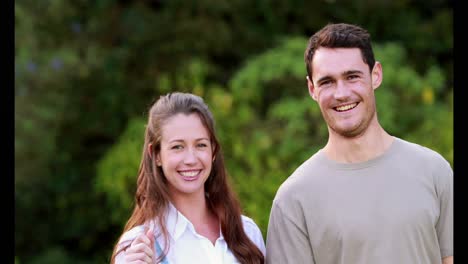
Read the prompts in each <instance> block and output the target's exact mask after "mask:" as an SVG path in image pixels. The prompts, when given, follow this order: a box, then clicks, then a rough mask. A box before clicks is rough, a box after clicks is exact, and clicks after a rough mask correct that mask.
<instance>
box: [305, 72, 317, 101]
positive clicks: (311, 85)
mask: <svg viewBox="0 0 468 264" xmlns="http://www.w3.org/2000/svg"><path fill="white" fill-rule="evenodd" d="M306 79H307V88H308V90H309V94H310V97H312V99H314V100H315V101H317V95H316V94H315V86H314V83H313V82H312V80H311V79H309V76H306Z"/></svg>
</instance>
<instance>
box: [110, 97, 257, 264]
mask: <svg viewBox="0 0 468 264" xmlns="http://www.w3.org/2000/svg"><path fill="white" fill-rule="evenodd" d="M135 203H136V205H135V208H134V210H133V213H132V215H131V217H130V219H129V220H128V222H127V224H126V225H125V228H124V233H123V234H122V236H121V237H120V239H119V242H118V243H117V244H116V245H115V247H114V251H113V254H112V259H111V262H112V263H132V262H135V263H138V261H142V262H143V263H171V264H172V263H182V264H184V263H213V264H217V263H243V264H244V263H246V264H247V263H248V264H250V263H263V262H264V254H265V244H264V240H263V237H262V234H261V232H260V229H259V228H258V226H257V225H256V224H255V222H254V221H253V220H252V219H250V218H248V217H246V216H244V215H241V209H240V205H239V202H238V200H237V199H236V196H235V194H234V193H233V192H232V190H231V188H230V187H229V185H228V180H227V172H226V168H225V165H224V160H223V155H222V152H221V146H220V145H219V142H218V140H217V138H216V135H215V128H214V120H213V116H212V114H211V112H210V110H209V109H208V107H207V106H206V104H205V103H204V102H203V100H202V99H201V98H200V97H198V96H196V95H193V94H188V93H171V94H167V95H165V96H161V97H160V99H159V100H158V101H157V102H156V103H155V104H154V105H153V106H152V107H151V109H150V111H149V117H148V124H147V127H146V132H145V142H144V146H143V157H142V161H141V163H140V169H139V172H138V179H137V191H136V197H135ZM139 263H141V262H139Z"/></svg>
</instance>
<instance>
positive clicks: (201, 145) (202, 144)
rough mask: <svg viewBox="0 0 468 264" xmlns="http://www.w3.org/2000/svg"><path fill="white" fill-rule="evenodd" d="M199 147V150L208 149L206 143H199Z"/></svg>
mask: <svg viewBox="0 0 468 264" xmlns="http://www.w3.org/2000/svg"><path fill="white" fill-rule="evenodd" d="M198 147H199V148H204V147H207V145H206V144H205V143H199V144H198Z"/></svg>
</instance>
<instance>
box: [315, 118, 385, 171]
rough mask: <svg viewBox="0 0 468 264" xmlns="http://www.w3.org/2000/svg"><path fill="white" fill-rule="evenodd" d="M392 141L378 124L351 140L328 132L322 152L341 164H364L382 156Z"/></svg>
mask: <svg viewBox="0 0 468 264" xmlns="http://www.w3.org/2000/svg"><path fill="white" fill-rule="evenodd" d="M393 139H394V138H393V137H392V136H391V135H389V134H388V133H387V132H386V131H385V130H384V129H383V128H382V127H381V126H380V125H379V124H377V125H375V126H374V127H369V128H368V129H367V130H366V131H365V132H364V133H363V134H361V135H358V136H356V137H352V138H350V137H344V136H341V135H338V134H336V133H334V132H332V131H330V132H329V137H328V142H327V145H326V146H325V147H324V152H325V154H326V156H327V157H328V158H329V159H331V160H334V161H337V162H341V163H358V162H365V161H368V160H371V159H373V158H375V157H378V156H380V155H382V154H383V153H384V152H385V151H386V150H387V149H388V148H389V147H390V145H391V144H392V142H393Z"/></svg>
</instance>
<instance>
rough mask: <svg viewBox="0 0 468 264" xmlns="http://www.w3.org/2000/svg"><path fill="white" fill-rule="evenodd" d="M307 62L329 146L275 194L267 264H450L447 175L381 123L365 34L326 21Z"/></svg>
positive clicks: (424, 151)
mask: <svg viewBox="0 0 468 264" xmlns="http://www.w3.org/2000/svg"><path fill="white" fill-rule="evenodd" d="M304 57H305V63H306V68H307V84H308V90H309V94H310V96H311V97H312V98H313V100H314V101H316V102H317V103H318V105H319V107H320V110H321V112H322V116H323V119H324V120H325V122H326V124H327V127H328V135H329V136H328V142H327V143H326V145H325V146H324V147H323V148H322V149H320V150H319V151H318V152H317V153H315V154H314V155H312V156H311V157H310V158H309V159H308V160H306V161H305V162H304V163H303V164H302V165H301V166H299V168H297V169H296V171H295V172H294V173H293V174H292V175H291V176H290V177H289V178H288V179H287V180H286V181H285V182H284V183H283V184H282V185H281V186H280V188H279V189H278V191H277V194H276V196H275V199H274V201H273V206H272V209H271V213H270V222H269V225H268V233H267V242H266V247H267V254H266V256H267V261H266V262H267V263H268V264H274V263H281V264H287V263H315V264H331V263H333V264H339V263H341V264H343V263H351V264H354V263H355V264H362V263H379V264H382V263H383V264H385V263H392V264H394V263H443V264H449V263H453V170H452V168H451V167H450V164H449V163H448V162H447V161H446V160H445V159H444V158H443V157H442V156H441V155H440V154H438V153H436V152H435V151H433V150H430V149H428V148H426V147H423V146H420V145H417V144H414V143H411V142H408V141H405V140H403V139H401V138H397V137H395V136H392V135H390V134H388V133H387V132H386V131H385V130H384V129H383V128H382V126H381V125H380V123H379V121H378V117H377V111H376V102H375V95H374V91H375V90H376V89H377V88H378V87H379V86H380V84H381V83H382V79H383V70H382V65H381V64H380V63H379V62H378V61H375V59H374V54H373V51H372V46H371V40H370V35H369V33H368V32H367V31H366V30H364V29H362V28H361V27H359V26H355V25H350V24H329V25H327V26H325V27H324V28H323V29H321V30H320V31H318V32H317V33H315V34H314V35H313V36H312V37H311V38H310V40H309V43H308V46H307V49H306V51H305V55H304Z"/></svg>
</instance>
